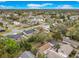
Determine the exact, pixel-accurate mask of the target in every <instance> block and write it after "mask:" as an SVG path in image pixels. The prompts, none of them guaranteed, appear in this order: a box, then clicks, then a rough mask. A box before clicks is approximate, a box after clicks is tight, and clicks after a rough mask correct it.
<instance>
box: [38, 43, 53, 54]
mask: <svg viewBox="0 0 79 59" xmlns="http://www.w3.org/2000/svg"><path fill="white" fill-rule="evenodd" d="M51 47H52V45H51V43H46V44H44V45H43V46H41V47H40V48H39V52H40V53H43V52H44V51H45V50H47V49H48V48H51Z"/></svg>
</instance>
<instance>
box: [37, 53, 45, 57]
mask: <svg viewBox="0 0 79 59" xmlns="http://www.w3.org/2000/svg"><path fill="white" fill-rule="evenodd" d="M45 57H46V55H45V54H40V53H39V54H38V58H45Z"/></svg>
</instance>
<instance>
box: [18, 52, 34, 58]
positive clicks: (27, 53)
mask: <svg viewBox="0 0 79 59" xmlns="http://www.w3.org/2000/svg"><path fill="white" fill-rule="evenodd" d="M34 57H35V56H34V55H33V54H32V53H31V52H30V51H25V52H23V53H22V54H21V55H20V57H19V58H34Z"/></svg>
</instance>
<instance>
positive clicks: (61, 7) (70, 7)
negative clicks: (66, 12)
mask: <svg viewBox="0 0 79 59" xmlns="http://www.w3.org/2000/svg"><path fill="white" fill-rule="evenodd" d="M56 9H73V7H72V6H71V5H61V6H57V7H56Z"/></svg>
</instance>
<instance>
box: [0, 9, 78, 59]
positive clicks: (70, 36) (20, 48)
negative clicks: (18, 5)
mask: <svg viewBox="0 0 79 59" xmlns="http://www.w3.org/2000/svg"><path fill="white" fill-rule="evenodd" d="M78 12H79V10H74V9H66V10H65V9H62V10H48V9H43V10H42V9H29V10H11V9H10V10H5V9H4V10H0V58H79V13H78Z"/></svg>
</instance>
